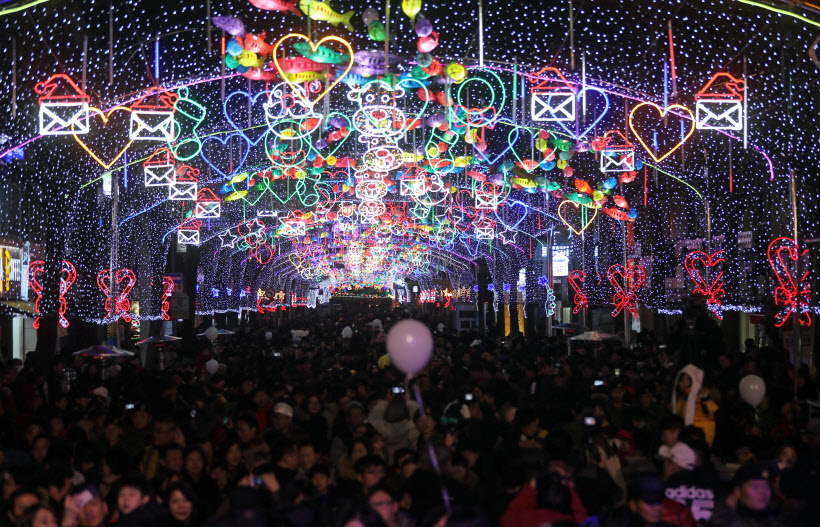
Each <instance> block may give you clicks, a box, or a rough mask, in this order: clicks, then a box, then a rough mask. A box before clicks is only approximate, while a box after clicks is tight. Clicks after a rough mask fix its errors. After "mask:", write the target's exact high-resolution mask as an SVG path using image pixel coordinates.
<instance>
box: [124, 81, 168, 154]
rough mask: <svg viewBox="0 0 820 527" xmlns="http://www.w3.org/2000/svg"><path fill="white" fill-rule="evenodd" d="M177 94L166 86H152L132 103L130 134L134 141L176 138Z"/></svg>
mask: <svg viewBox="0 0 820 527" xmlns="http://www.w3.org/2000/svg"><path fill="white" fill-rule="evenodd" d="M178 99H179V97H178V96H177V94H175V93H171V92H169V91H168V90H166V89H165V88H161V87H152V88H151V89H149V90H148V93H146V94H145V95H144V96H143V97H142V98H140V99H139V100H138V101H136V102H135V103H134V104H132V105H131V126H130V128H129V131H128V135H129V137H130V138H131V140H132V141H164V142H171V141H173V140H174V139H176V121H175V120H174V103H176V101H177V100H178Z"/></svg>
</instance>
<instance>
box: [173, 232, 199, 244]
mask: <svg viewBox="0 0 820 527" xmlns="http://www.w3.org/2000/svg"><path fill="white" fill-rule="evenodd" d="M177 243H178V244H180V245H199V229H179V230H178V231H177Z"/></svg>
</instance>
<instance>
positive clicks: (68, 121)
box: [40, 101, 89, 135]
mask: <svg viewBox="0 0 820 527" xmlns="http://www.w3.org/2000/svg"><path fill="white" fill-rule="evenodd" d="M88 122H89V119H88V103H86V102H46V101H44V102H41V103H40V135H81V134H87V133H88Z"/></svg>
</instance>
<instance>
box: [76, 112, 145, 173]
mask: <svg viewBox="0 0 820 527" xmlns="http://www.w3.org/2000/svg"><path fill="white" fill-rule="evenodd" d="M88 109H89V110H91V111H92V112H94V113H96V114H97V115H99V116H100V117H102V120H103V124H106V123H107V122H108V118H109V117H111V114H112V113H114V112H117V111H125V112H129V113H130V112H131V108H128V107H126V106H115V107H114V108H111V109H110V110H109V111H108V112H107V113H103V112H102V111H101V110H99V109H97V108H93V107H89V108H88ZM74 140H75V141H77V142H78V143H79V144H80V146H81V147H83V149H84V150H85V151H86V152H88V155H90V156H91V157H92V159H94V161H96V162H97V163H99V164H100V165H101V166H102V167H103V168H104V169H106V170H108V169H109V168H111V165H113V164H114V163H116V162H117V160H118V159H119V158H121V157H122V155H123V154H124V153H125V151H126V150H128V147H129V146H131V143H133V142H134V140H133V139H132V140H130V141H128V144H127V145H125V148H123V149H122V150H120V152H119V153H118V154H117V155H116V156H115V157H114V159H112V160H111V161H110V162H108V163H105V162H104V161H103V160H102V159H100V158H99V157H98V156H97V154H95V153H94V152H93V151H92V150H91V149H90V148H89V147H88V145H86V144H85V143H84V142H83V140H82V139H80V138H79V136H77V135H76V134H74Z"/></svg>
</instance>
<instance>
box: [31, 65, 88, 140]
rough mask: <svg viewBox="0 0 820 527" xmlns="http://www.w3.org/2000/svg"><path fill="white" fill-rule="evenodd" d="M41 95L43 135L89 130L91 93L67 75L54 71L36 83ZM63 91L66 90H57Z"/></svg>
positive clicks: (41, 129)
mask: <svg viewBox="0 0 820 527" xmlns="http://www.w3.org/2000/svg"><path fill="white" fill-rule="evenodd" d="M34 91H35V92H36V93H37V94H38V95H40V97H39V98H38V99H37V101H38V102H39V104H40V113H39V117H40V135H79V134H86V133H88V122H89V115H88V103H89V101H90V99H89V97H88V95H86V94H85V92H83V91H82V90H81V89H80V88H78V87H77V85H76V84H75V83H74V81H73V80H72V79H71V77H69V76H68V75H66V74H64V73H55V74H54V75H52V76H51V77H49V78H48V79H46V80H44V81H43V82H38V83H37V84H36V85H35V86H34ZM60 91H63V92H65V93H62V94H61V93H58V92H60Z"/></svg>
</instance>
